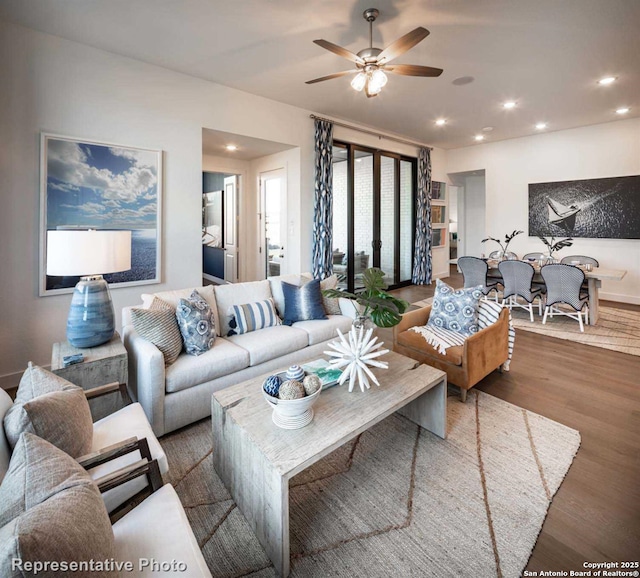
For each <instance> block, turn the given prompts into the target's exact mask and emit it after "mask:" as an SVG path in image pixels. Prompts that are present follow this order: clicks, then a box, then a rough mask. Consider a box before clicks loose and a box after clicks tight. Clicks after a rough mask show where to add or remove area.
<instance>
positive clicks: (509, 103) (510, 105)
mask: <svg viewBox="0 0 640 578" xmlns="http://www.w3.org/2000/svg"><path fill="white" fill-rule="evenodd" d="M516 104H518V103H517V102H515V101H514V100H509V101H507V102H505V103H504V104H503V105H502V107H503V108H515V107H516Z"/></svg>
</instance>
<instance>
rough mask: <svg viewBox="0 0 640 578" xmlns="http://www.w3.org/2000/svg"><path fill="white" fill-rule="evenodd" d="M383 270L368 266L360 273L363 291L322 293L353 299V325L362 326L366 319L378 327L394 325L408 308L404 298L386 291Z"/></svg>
mask: <svg viewBox="0 0 640 578" xmlns="http://www.w3.org/2000/svg"><path fill="white" fill-rule="evenodd" d="M384 275H385V274H384V271H382V269H379V268H378V267H369V268H368V269H365V270H364V272H363V274H362V284H363V285H364V289H363V291H361V292H359V293H349V292H348V291H342V290H341V289H325V290H324V291H323V292H322V294H323V295H324V296H325V297H331V298H334V299H336V298H339V297H342V298H344V299H350V300H352V301H355V302H356V303H357V304H358V305H359V307H356V312H357V317H356V319H355V320H354V323H353V325H354V327H362V326H364V324H365V323H366V321H367V320H368V319H370V320H371V321H373V323H375V324H376V325H377V326H378V327H394V326H395V325H398V323H400V321H401V320H402V314H403V313H404V312H405V311H406V310H407V309H408V308H409V303H408V302H407V301H405V300H404V299H399V298H398V297H394V296H393V295H391V294H390V293H388V292H387V291H386V289H387V287H388V286H387V284H386V283H385V282H384Z"/></svg>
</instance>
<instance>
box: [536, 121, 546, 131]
mask: <svg viewBox="0 0 640 578" xmlns="http://www.w3.org/2000/svg"><path fill="white" fill-rule="evenodd" d="M536 128H537V129H538V130H544V129H545V128H547V123H546V122H539V123H538V124H536Z"/></svg>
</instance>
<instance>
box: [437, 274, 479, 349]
mask: <svg viewBox="0 0 640 578" xmlns="http://www.w3.org/2000/svg"><path fill="white" fill-rule="evenodd" d="M481 297H482V285H479V286H478V287H469V288H467V289H454V288H453V287H450V286H449V285H447V284H446V283H444V282H443V281H440V279H436V292H435V295H434V296H433V304H432V306H431V315H430V316H429V321H427V326H429V325H433V326H434V327H440V328H442V329H449V330H451V331H457V332H458V333H461V334H462V335H466V336H469V335H472V334H473V333H477V332H478V302H479V300H480V298H481Z"/></svg>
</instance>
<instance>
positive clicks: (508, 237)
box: [482, 230, 524, 261]
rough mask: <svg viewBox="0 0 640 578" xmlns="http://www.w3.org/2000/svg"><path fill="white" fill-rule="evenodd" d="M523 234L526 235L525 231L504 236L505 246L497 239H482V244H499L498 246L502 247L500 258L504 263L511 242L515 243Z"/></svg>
mask: <svg viewBox="0 0 640 578" xmlns="http://www.w3.org/2000/svg"><path fill="white" fill-rule="evenodd" d="M522 233H524V231H518V230H514V231H513V233H510V234H506V235H505V236H504V245H503V244H502V241H500V239H496V238H495V237H487V238H485V239H482V242H483V243H486V242H487V241H494V242H495V243H498V245H500V255H499V257H498V258H499V259H500V260H501V261H502V260H504V259H506V258H507V255H508V251H509V243H511V241H513V240H514V239H515V238H516V237H517V236H518V235H521V234H522Z"/></svg>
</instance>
